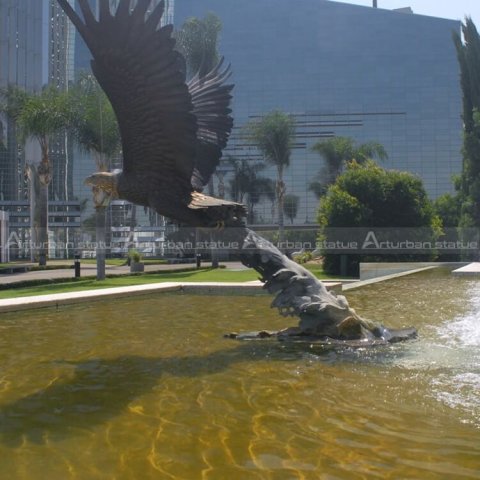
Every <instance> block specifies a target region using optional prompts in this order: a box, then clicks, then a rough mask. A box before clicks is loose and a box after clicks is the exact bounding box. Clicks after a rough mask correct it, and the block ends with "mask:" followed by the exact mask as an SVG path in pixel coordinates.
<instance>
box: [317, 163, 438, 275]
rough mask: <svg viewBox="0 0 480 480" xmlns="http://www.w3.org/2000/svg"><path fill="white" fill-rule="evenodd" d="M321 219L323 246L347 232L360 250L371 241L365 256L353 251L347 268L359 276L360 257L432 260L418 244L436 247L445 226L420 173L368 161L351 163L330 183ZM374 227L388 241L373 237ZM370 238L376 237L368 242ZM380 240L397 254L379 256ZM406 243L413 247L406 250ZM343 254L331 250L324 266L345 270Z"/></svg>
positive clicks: (334, 270)
mask: <svg viewBox="0 0 480 480" xmlns="http://www.w3.org/2000/svg"><path fill="white" fill-rule="evenodd" d="M318 222H319V223H320V226H321V237H320V240H321V241H322V242H324V243H323V244H324V245H328V243H329V242H330V244H332V242H335V241H338V240H339V238H338V237H342V235H343V237H342V238H341V240H342V241H344V243H343V244H346V243H347V241H348V242H350V243H352V242H353V241H355V242H356V243H357V245H358V248H359V249H361V250H363V246H365V245H366V243H368V247H372V248H368V249H365V252H367V253H365V254H361V255H359V254H358V255H357V254H355V255H353V254H352V255H348V261H347V269H348V273H350V274H352V275H356V274H358V264H359V262H360V261H378V260H382V261H399V260H410V259H414V260H418V259H419V258H423V259H425V260H427V259H431V252H430V253H425V252H424V251H423V250H421V249H419V251H420V252H421V253H423V254H424V255H423V256H421V255H417V254H416V255H413V253H414V250H415V246H416V245H417V244H416V243H415V242H418V245H420V244H422V245H423V244H424V243H425V242H426V243H428V242H431V245H433V240H434V239H435V238H436V237H437V236H438V235H439V234H440V226H441V222H440V219H439V218H438V217H437V216H436V215H435V212H434V208H433V205H432V203H431V202H430V200H429V199H428V197H427V194H426V192H425V189H424V187H423V184H422V181H421V180H420V179H419V178H418V177H416V176H414V175H412V174H411V173H408V172H400V171H394V170H385V169H383V168H381V167H379V166H378V165H377V164H376V163H375V162H373V161H372V160H368V161H366V162H365V163H364V164H363V165H361V164H358V163H357V162H351V163H349V164H348V165H347V170H346V171H345V172H344V173H343V174H341V175H340V176H339V177H338V178H337V180H336V181H335V183H334V184H333V185H331V186H330V187H329V189H328V192H327V194H326V196H325V197H324V198H323V200H322V202H321V203H320V209H319V215H318ZM355 227H358V228H355ZM375 229H377V231H378V229H380V232H381V235H384V236H385V239H383V238H380V239H378V238H377V237H372V236H371V233H369V232H373V234H374V235H375V232H374V230H375ZM357 233H358V236H356V234H357ZM366 234H367V236H366ZM368 235H370V237H368ZM379 235H380V233H379ZM366 238H368V239H370V240H372V241H369V242H366V241H365V239H366ZM377 240H379V241H382V242H383V243H382V245H383V246H384V250H386V251H388V252H390V251H391V252H392V253H391V254H390V253H389V254H388V255H387V254H384V255H381V253H382V252H380V254H379V253H378V250H381V248H380V244H379V243H378V242H377ZM407 241H408V242H410V243H408V245H410V247H411V248H412V249H413V250H411V251H410V250H409V251H408V252H405V249H406V247H407V243H406V242H407ZM388 242H389V243H388ZM402 242H403V243H402ZM422 242H423V243H422ZM343 244H342V245H343ZM388 245H390V246H388ZM377 247H378V248H377ZM404 247H405V248H404ZM396 248H398V249H399V250H395V249H396ZM347 253H348V252H347ZM340 257H341V255H339V254H335V253H330V252H329V251H328V249H327V253H326V254H325V260H324V268H325V270H326V271H327V272H328V273H335V274H339V273H340V264H341V258H340ZM342 273H343V272H342Z"/></svg>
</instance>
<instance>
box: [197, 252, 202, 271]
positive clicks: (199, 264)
mask: <svg viewBox="0 0 480 480" xmlns="http://www.w3.org/2000/svg"><path fill="white" fill-rule="evenodd" d="M201 266H202V256H201V255H200V254H199V253H197V268H200V267H201Z"/></svg>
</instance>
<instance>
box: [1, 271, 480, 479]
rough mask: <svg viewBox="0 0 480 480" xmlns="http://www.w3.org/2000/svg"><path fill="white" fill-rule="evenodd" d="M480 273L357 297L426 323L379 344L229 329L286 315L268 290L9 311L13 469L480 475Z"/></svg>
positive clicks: (6, 346) (368, 309) (69, 474)
mask: <svg viewBox="0 0 480 480" xmlns="http://www.w3.org/2000/svg"><path fill="white" fill-rule="evenodd" d="M479 285H480V283H478V282H477V281H475V280H468V279H458V278H452V277H450V276H448V277H445V276H443V277H442V276H438V275H435V274H432V273H428V274H423V275H421V276H416V277H415V278H413V277H405V278H403V279H399V280H396V281H395V282H388V283H385V284H382V285H376V286H375V287H373V286H372V287H369V288H365V289H362V290H359V291H354V292H350V293H349V300H350V303H351V304H352V305H353V306H354V307H355V308H356V309H357V310H358V311H359V312H360V313H361V314H363V315H365V316H367V317H370V318H375V319H376V320H378V321H381V322H382V323H385V324H388V325H391V326H393V327H401V326H403V325H406V324H415V325H416V326H417V327H419V330H420V337H419V339H418V340H416V341H413V342H408V343H405V344H396V345H392V346H388V347H380V348H374V349H343V350H334V349H327V348H325V347H319V346H315V345H308V344H306V345H300V344H281V343H277V342H275V341H252V342H246V343H236V342H234V341H230V340H225V339H223V338H222V334H223V333H224V332H227V331H231V330H232V329H238V330H253V329H258V328H263V327H267V328H272V329H276V328H282V327H283V326H286V323H285V319H283V318H279V317H278V315H277V314H276V312H274V311H271V310H270V309H269V308H268V299H267V298H265V297H255V298H246V297H229V298H228V301H226V299H225V298H224V297H215V296H210V297H201V296H183V295H157V296H153V297H148V298H147V297H145V298H135V299H133V300H122V301H118V300H116V301H115V302H99V303H95V304H93V305H92V306H78V307H68V308H60V309H58V310H55V309H45V310H42V311H36V312H30V313H26V314H23V315H22V316H21V317H20V316H19V315H18V314H15V315H13V314H12V315H4V316H3V318H2V320H1V322H0V365H1V370H0V469H1V471H2V478H9V479H28V480H31V479H33V480H36V479H44V478H49V479H57V478H58V479H62V480H64V479H65V480H67V479H74V478H80V479H82V480H83V479H90V478H92V479H96V478H98V479H107V478H108V479H111V478H118V479H136V478H138V479H149V478H152V479H158V478H175V479H196V478H204V479H224V478H229V477H230V478H232V479H237V478H238V479H242V480H243V479H249V478H259V479H267V478H282V479H284V478H285V479H290V478H292V479H296V478H298V479H317V478H345V479H351V478H374V477H378V478H386V477H389V478H422V479H423V478H479V477H480V476H479V474H478V466H479V465H480V446H479V445H480V441H479V440H480V401H479V398H480V395H479V388H480V380H479V379H480V367H479V365H480V353H479V352H480V349H479V348H478V347H479V342H478V338H479V337H478V335H479V333H478V332H479V327H478V320H477V319H478V316H477V315H478V314H477V312H478V306H479V305H478V301H479V300H478V297H480V296H478V290H479ZM425 292H429V294H428V295H427V294H426V293H425ZM392 312H393V313H394V315H393V316H392Z"/></svg>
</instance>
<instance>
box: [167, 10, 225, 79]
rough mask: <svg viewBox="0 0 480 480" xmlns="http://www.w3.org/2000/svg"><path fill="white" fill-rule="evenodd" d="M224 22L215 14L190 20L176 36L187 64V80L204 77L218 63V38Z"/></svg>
mask: <svg viewBox="0 0 480 480" xmlns="http://www.w3.org/2000/svg"><path fill="white" fill-rule="evenodd" d="M221 31H222V22H221V20H220V18H218V17H217V15H215V14H214V13H211V12H210V13H208V14H207V15H206V16H205V18H204V19H203V20H202V19H200V18H196V17H191V18H188V19H187V20H186V21H185V23H184V24H183V25H182V27H181V28H180V30H178V31H177V32H176V34H175V37H176V40H177V48H178V50H179V51H180V53H181V54H182V55H183V56H184V57H185V60H186V62H187V78H190V77H192V76H193V75H196V74H197V73H198V76H199V77H200V78H202V77H204V76H205V75H206V74H207V73H208V72H209V71H210V70H212V68H214V67H215V65H216V64H217V63H218V60H219V54H218V37H219V35H220V32H221Z"/></svg>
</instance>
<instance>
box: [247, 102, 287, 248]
mask: <svg viewBox="0 0 480 480" xmlns="http://www.w3.org/2000/svg"><path fill="white" fill-rule="evenodd" d="M246 132H247V137H248V138H249V139H250V140H251V141H252V142H254V143H255V144H256V146H257V148H258V150H260V152H261V153H262V154H263V157H264V159H265V161H266V162H267V163H269V164H270V165H273V166H275V168H276V170H277V180H276V186H275V197H276V199H277V206H278V237H279V242H282V241H283V237H284V217H283V215H284V209H283V203H284V198H285V192H286V187H285V183H284V181H283V174H284V171H285V169H286V168H287V167H288V166H289V165H290V154H291V149H292V143H293V138H294V135H295V124H294V120H293V118H292V117H291V116H290V115H287V114H286V113H284V112H281V111H279V110H274V111H273V112H270V113H268V114H267V115H265V116H264V117H263V118H262V119H261V120H259V121H253V122H250V123H249V124H247V126H246Z"/></svg>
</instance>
